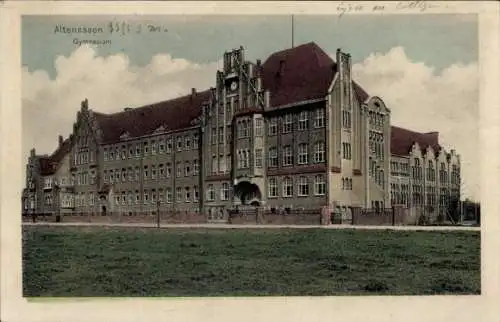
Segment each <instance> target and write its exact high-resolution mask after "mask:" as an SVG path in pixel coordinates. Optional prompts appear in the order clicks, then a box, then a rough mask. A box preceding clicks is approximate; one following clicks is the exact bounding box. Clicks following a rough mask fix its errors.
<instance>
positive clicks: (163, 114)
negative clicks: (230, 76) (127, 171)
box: [94, 90, 210, 144]
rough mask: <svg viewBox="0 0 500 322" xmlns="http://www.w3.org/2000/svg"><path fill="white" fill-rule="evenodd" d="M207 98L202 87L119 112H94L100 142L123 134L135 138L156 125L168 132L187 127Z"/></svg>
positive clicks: (118, 137)
mask: <svg viewBox="0 0 500 322" xmlns="http://www.w3.org/2000/svg"><path fill="white" fill-rule="evenodd" d="M209 98H210V90H206V91H203V92H199V93H196V92H195V93H193V94H190V95H186V96H182V97H179V98H174V99H171V100H168V101H164V102H160V103H155V104H151V105H146V106H142V107H138V108H133V109H128V110H126V111H123V112H118V113H114V114H103V113H98V112H94V115H95V118H96V120H97V123H98V124H99V127H100V129H101V130H102V139H103V143H105V144H106V143H108V144H109V143H115V142H118V141H120V136H121V135H122V134H123V133H129V135H130V137H138V136H143V135H148V134H152V133H154V132H155V130H157V129H158V128H159V127H160V126H163V128H165V130H168V131H170V130H178V129H182V128H186V127H190V126H191V121H192V120H193V119H195V118H197V117H198V116H199V115H200V114H201V108H202V104H203V103H204V102H207V101H208V100H209Z"/></svg>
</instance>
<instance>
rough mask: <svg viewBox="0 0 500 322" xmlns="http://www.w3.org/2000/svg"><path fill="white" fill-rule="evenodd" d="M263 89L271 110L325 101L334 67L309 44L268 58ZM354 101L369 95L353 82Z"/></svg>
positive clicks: (265, 63) (362, 100)
mask: <svg viewBox="0 0 500 322" xmlns="http://www.w3.org/2000/svg"><path fill="white" fill-rule="evenodd" d="M262 72H263V83H264V88H265V89H268V90H270V92H271V93H270V94H271V95H270V96H271V97H270V105H271V107H279V106H283V105H288V104H292V103H296V102H301V101H306V100H314V99H321V98H324V97H325V96H326V95H327V94H328V89H329V87H330V85H331V83H332V81H333V78H334V76H335V74H336V73H337V64H336V63H335V62H334V61H333V60H332V59H331V58H330V56H329V55H328V54H327V53H325V52H324V51H323V49H321V48H320V47H319V46H318V45H316V43H314V42H310V43H307V44H303V45H300V46H297V47H294V48H289V49H286V50H282V51H279V52H276V53H274V54H271V55H270V56H269V57H268V58H267V60H266V61H265V62H264V64H263V65H262ZM353 87H354V91H355V94H356V96H357V98H358V99H359V100H360V102H364V101H365V100H366V99H367V98H368V97H369V95H368V94H367V93H366V92H365V91H364V90H363V89H362V88H361V87H360V86H359V85H358V84H356V83H355V82H353Z"/></svg>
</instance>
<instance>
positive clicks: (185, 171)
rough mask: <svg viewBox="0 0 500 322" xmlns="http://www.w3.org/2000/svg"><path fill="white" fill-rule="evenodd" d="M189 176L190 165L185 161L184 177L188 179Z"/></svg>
mask: <svg viewBox="0 0 500 322" xmlns="http://www.w3.org/2000/svg"><path fill="white" fill-rule="evenodd" d="M190 175H191V164H190V163H189V161H186V162H185V163H184V176H185V177H188V176H190Z"/></svg>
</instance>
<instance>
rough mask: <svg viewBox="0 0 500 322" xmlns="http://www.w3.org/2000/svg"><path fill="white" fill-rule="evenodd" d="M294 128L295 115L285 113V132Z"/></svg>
mask: <svg viewBox="0 0 500 322" xmlns="http://www.w3.org/2000/svg"><path fill="white" fill-rule="evenodd" d="M292 128H293V117H292V114H285V115H284V116H283V133H290V132H292Z"/></svg>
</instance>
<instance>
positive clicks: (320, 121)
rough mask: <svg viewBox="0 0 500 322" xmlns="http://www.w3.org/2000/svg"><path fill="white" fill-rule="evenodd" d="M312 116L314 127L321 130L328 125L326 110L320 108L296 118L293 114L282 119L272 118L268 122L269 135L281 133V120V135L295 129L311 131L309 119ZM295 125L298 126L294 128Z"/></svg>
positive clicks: (300, 114) (305, 112)
mask: <svg viewBox="0 0 500 322" xmlns="http://www.w3.org/2000/svg"><path fill="white" fill-rule="evenodd" d="M310 116H312V121H313V126H314V127H315V128H321V127H324V126H325V125H326V117H325V109H324V108H318V109H315V110H314V111H313V112H311V111H301V112H300V113H299V115H298V117H297V118H296V122H295V120H294V119H295V115H293V114H285V115H283V116H281V117H277V116H275V117H271V118H269V120H268V126H267V135H277V134H278V131H279V120H280V119H281V133H290V132H292V131H293V129H294V128H295V129H297V130H299V131H304V130H307V129H309V117H310ZM294 124H296V126H295V127H294Z"/></svg>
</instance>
